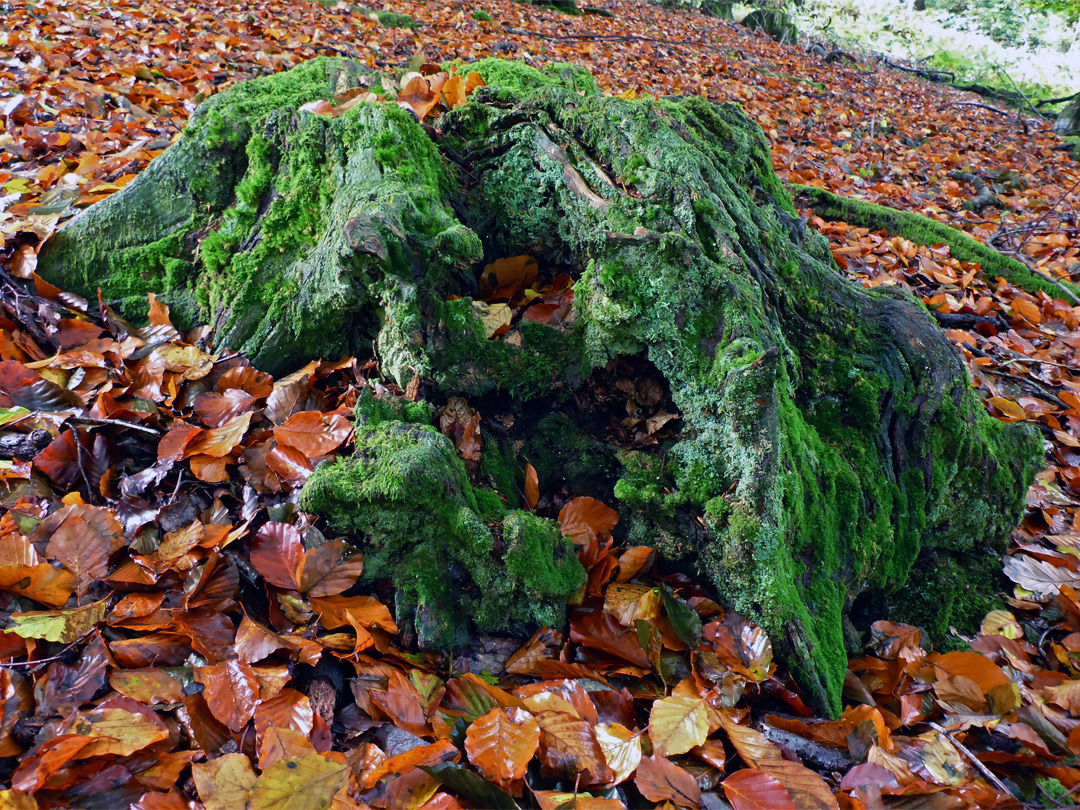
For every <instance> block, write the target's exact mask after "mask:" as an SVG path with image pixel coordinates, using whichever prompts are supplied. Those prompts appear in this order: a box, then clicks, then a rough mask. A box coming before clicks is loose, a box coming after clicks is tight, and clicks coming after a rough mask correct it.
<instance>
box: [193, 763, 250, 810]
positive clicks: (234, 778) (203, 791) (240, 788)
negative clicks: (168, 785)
mask: <svg viewBox="0 0 1080 810" xmlns="http://www.w3.org/2000/svg"><path fill="white" fill-rule="evenodd" d="M191 776H192V778H194V780H195V787H196V788H198V791H199V798H200V799H202V803H203V804H204V805H206V810H244V807H245V806H246V805H247V799H248V793H250V792H251V787H252V785H254V784H255V771H254V770H252V768H251V760H249V759H248V758H247V757H246V756H244V755H243V754H225V755H224V756H220V757H218V758H217V759H212V760H210V761H209V762H202V763H199V762H196V763H195V764H193V765H192V766H191Z"/></svg>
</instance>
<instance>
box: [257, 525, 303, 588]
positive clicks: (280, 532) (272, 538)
mask: <svg viewBox="0 0 1080 810" xmlns="http://www.w3.org/2000/svg"><path fill="white" fill-rule="evenodd" d="M303 558H304V547H303V544H302V543H301V542H300V532H299V531H298V530H297V529H296V527H295V526H290V525H289V524H287V523H275V522H273V521H271V522H267V523H264V524H263V525H262V528H260V529H259V531H258V532H257V533H256V534H255V542H254V543H253V544H252V546H251V564H252V565H253V566H255V570H256V571H258V572H259V573H260V574H262V575H263V578H264V579H265V580H266V581H267V582H269V583H270V584H271V585H276V586H277V587H279V588H288V589H289V590H292V589H294V588H295V587H296V571H297V569H298V568H299V567H300V561H301V560H302V559H303Z"/></svg>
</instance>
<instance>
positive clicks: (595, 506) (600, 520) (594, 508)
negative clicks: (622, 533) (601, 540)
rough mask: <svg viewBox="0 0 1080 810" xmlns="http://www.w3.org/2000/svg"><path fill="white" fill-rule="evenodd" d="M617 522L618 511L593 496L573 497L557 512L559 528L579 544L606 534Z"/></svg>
mask: <svg viewBox="0 0 1080 810" xmlns="http://www.w3.org/2000/svg"><path fill="white" fill-rule="evenodd" d="M618 522H619V513H618V512H616V511H615V510H614V509H612V508H611V507H609V506H607V505H606V504H604V503H603V502H601V501H598V500H596V499H595V498H586V497H578V498H574V499H573V500H571V501H570V502H569V503H567V504H566V506H564V507H563V508H562V511H561V512H559V528H560V529H561V530H562V533H563V534H564V535H566V536H567V537H569V538H570V539H571V540H573V541H574V543H575V544H577V545H579V546H582V545H585V544H586V543H588V542H589V541H590V540H594V539H596V538H597V537H598V536H600V535H603V534H607V533H608V532H610V531H611V530H612V529H614V528H615V526H616V525H617V524H618Z"/></svg>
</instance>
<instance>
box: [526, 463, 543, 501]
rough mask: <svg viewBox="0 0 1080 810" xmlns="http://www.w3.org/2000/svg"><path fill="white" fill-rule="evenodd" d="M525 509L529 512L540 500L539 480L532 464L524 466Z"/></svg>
mask: <svg viewBox="0 0 1080 810" xmlns="http://www.w3.org/2000/svg"><path fill="white" fill-rule="evenodd" d="M524 491H525V508H526V509H529V510H530V511H531V510H533V509H535V508H536V502H537V501H538V500H540V478H539V476H537V474H536V468H535V467H534V466H533V465H532V464H526V465H525V490H524Z"/></svg>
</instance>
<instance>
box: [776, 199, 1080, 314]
mask: <svg viewBox="0 0 1080 810" xmlns="http://www.w3.org/2000/svg"><path fill="white" fill-rule="evenodd" d="M1077 185H1080V181H1078V182H1077ZM789 188H790V190H791V193H792V195H793V196H794V197H797V198H798V199H799V201H800V203H802V204H803V206H804V207H807V208H810V209H812V210H813V212H814V213H815V214H817V215H818V216H819V217H821V218H822V219H827V220H832V221H834V222H837V221H842V222H847V223H848V224H850V225H855V226H856V227H860V228H869V229H870V230H873V231H888V232H889V233H892V234H896V235H897V236H903V237H904V238H905V239H910V240H911V241H912V242H915V243H916V244H921V245H933V244H938V243H941V242H943V243H945V244H947V245H948V246H949V251H950V253H951V255H952V256H953V257H954V258H957V259H959V260H960V261H962V262H978V263H979V265H980V266H981V270H982V272H983V274H984V275H986V276H987V277H989V278H994V277H995V276H1001V277H1002V278H1004V279H1005V280H1006V281H1007V282H1009V283H1010V284H1012V285H1013V286H1014V287H1019V288H1020V289H1022V290H1025V291H1027V292H1029V293H1032V294H1034V293H1036V292H1039V291H1042V292H1045V293H1046V294H1047V295H1051V296H1057V297H1061V296H1064V299H1067V300H1070V301H1072V302H1073V303H1075V304H1080V287H1077V286H1076V285H1075V284H1072V283H1070V282H1067V281H1061V280H1060V279H1056V278H1054V277H1053V276H1049V275H1046V274H1045V273H1042V272H1041V271H1039V270H1038V269H1036V268H1035V267H1033V266H1032V265H1030V264H1027V263H1026V262H1023V261H1020V260H1019V259H1018V258H1015V257H1013V256H1006V255H1004V254H1002V253H1000V252H999V251H997V250H994V248H992V247H990V246H989V245H984V244H983V243H982V242H980V241H978V240H977V239H975V238H974V237H972V236H971V235H970V234H966V233H964V232H963V231H961V230H959V229H957V228H953V227H951V226H950V225H947V224H946V223H944V222H938V221H937V220H934V219H929V218H928V217H923V216H919V215H918V214H915V213H912V212H911V211H901V210H898V209H895V208H887V207H885V206H882V205H875V204H874V203H871V202H867V201H866V200H857V199H852V198H849V197H840V196H838V195H836V194H833V193H832V192H831V191H827V190H825V189H822V188H816V187H814V186H803V185H798V184H794V183H793V184H791V186H790V187H789ZM1074 188H1075V186H1074ZM1070 191H1072V189H1070ZM1068 193H1069V192H1066V194H1065V196H1068ZM1048 213H1049V212H1048ZM1058 293H1060V296H1059V295H1058Z"/></svg>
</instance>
